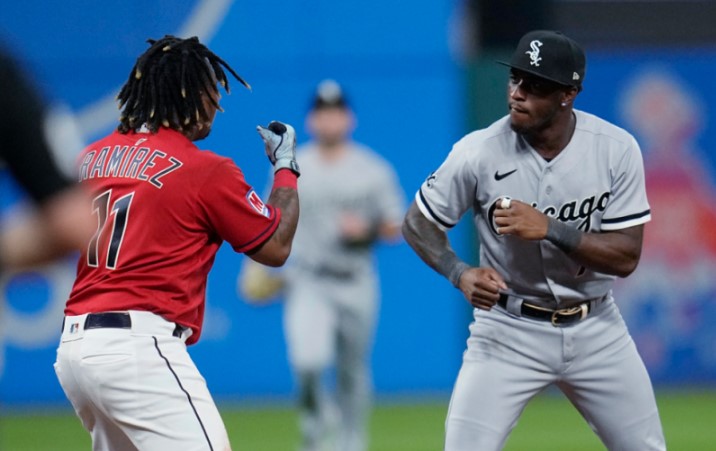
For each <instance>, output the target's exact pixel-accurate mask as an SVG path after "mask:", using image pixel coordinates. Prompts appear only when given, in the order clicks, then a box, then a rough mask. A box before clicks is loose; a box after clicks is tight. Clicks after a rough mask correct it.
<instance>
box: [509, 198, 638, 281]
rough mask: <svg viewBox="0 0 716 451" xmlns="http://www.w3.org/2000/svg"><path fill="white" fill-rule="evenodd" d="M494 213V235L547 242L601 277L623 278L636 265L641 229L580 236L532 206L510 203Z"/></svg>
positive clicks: (630, 228)
mask: <svg viewBox="0 0 716 451" xmlns="http://www.w3.org/2000/svg"><path fill="white" fill-rule="evenodd" d="M501 204H502V201H501V199H500V200H498V202H497V208H496V209H495V224H496V225H497V226H498V229H497V231H498V233H500V234H502V235H515V236H518V237H520V238H522V239H525V240H549V241H551V242H552V243H554V244H555V245H556V246H557V247H559V248H560V249H562V251H564V252H565V253H566V254H567V255H569V256H570V257H571V258H572V259H573V260H574V261H576V262H577V263H579V264H581V265H582V266H584V267H586V268H589V269H591V270H594V271H598V272H602V273H605V274H612V275H615V276H619V277H626V276H628V275H629V274H631V273H632V272H633V271H634V270H635V269H636V266H637V264H638V263H639V258H640V257H641V247H642V241H643V236H644V225H643V224H639V225H635V226H632V227H626V228H624V229H619V230H612V231H604V232H582V231H581V230H578V229H576V228H574V227H572V226H570V225H568V224H565V223H563V222H560V221H558V220H557V219H554V218H551V217H549V216H547V215H545V214H544V213H542V212H541V211H539V210H537V209H536V208H534V207H533V206H532V205H529V204H526V203H524V202H521V201H518V200H514V199H512V200H511V201H510V202H509V208H502V206H501Z"/></svg>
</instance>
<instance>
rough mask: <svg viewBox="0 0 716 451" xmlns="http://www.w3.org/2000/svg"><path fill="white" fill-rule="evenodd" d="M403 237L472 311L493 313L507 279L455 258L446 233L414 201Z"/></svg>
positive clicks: (495, 272)
mask: <svg viewBox="0 0 716 451" xmlns="http://www.w3.org/2000/svg"><path fill="white" fill-rule="evenodd" d="M403 237H404V238H405V241H407V243H408V244H409V245H410V247H412V248H413V250H414V251H415V253H416V254H418V256H419V257H420V258H421V259H422V260H423V261H424V262H425V263H426V264H427V265H428V266H430V267H431V268H433V269H434V270H435V271H437V272H438V273H439V274H442V275H443V276H445V277H446V278H447V279H448V280H449V281H450V282H451V283H452V284H453V285H454V286H455V287H457V288H459V289H460V291H462V293H463V295H464V296H465V299H467V300H468V301H469V302H470V304H472V306H473V307H475V308H479V309H483V310H490V309H491V308H492V306H493V305H495V303H496V302H497V300H498V299H499V297H500V290H501V289H507V285H506V284H505V281H504V279H503V278H502V276H500V275H499V274H498V273H497V271H495V270H494V269H492V268H474V267H470V265H468V264H467V263H465V262H463V261H462V260H460V258H459V257H458V256H457V255H456V254H455V251H453V249H452V247H451V246H450V241H449V240H448V236H447V233H446V232H445V231H443V230H441V229H440V228H439V227H438V226H436V225H435V224H434V223H433V222H432V221H430V220H429V219H428V218H426V217H425V215H424V214H423V212H422V211H421V210H420V208H419V207H418V205H417V203H416V202H415V201H413V203H412V204H411V205H410V208H409V209H408V213H407V214H406V215H405V219H404V221H403Z"/></svg>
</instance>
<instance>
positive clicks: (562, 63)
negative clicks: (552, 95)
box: [498, 30, 587, 88]
mask: <svg viewBox="0 0 716 451" xmlns="http://www.w3.org/2000/svg"><path fill="white" fill-rule="evenodd" d="M498 63H500V64H504V65H505V66H509V67H511V68H513V69H519V70H521V71H524V72H527V73H529V74H532V75H535V76H537V77H540V78H544V79H547V80H551V81H554V82H556V83H559V84H560V85H564V86H574V87H577V88H579V87H581V86H582V81H584V72H585V67H586V64H587V58H586V57H585V55H584V50H582V48H581V47H580V46H579V44H577V43H576V42H575V41H574V40H572V39H570V38H569V37H567V36H565V35H564V34H562V33H561V32H559V31H550V30H535V31H530V32H529V33H527V34H526V35H524V36H522V38H521V39H520V42H519V43H518V44H517V48H516V49H515V53H513V54H512V59H510V61H509V62H506V61H498Z"/></svg>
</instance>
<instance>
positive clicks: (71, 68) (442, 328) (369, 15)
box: [0, 0, 468, 404]
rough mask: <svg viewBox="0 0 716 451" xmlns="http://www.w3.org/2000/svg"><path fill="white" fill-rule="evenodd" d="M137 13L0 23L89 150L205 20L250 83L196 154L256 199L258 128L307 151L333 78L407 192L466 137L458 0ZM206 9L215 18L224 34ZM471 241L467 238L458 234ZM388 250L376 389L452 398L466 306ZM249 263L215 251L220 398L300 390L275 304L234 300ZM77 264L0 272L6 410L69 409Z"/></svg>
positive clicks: (91, 8) (13, 10)
mask: <svg viewBox="0 0 716 451" xmlns="http://www.w3.org/2000/svg"><path fill="white" fill-rule="evenodd" d="M113 3H115V2H113ZM143 4H144V2H137V1H128V2H123V3H121V4H119V3H115V4H114V5H113V6H112V11H111V12H110V11H109V9H108V8H107V7H106V6H104V3H102V2H89V1H77V0H73V1H68V2H64V7H63V8H57V7H55V9H54V10H52V11H50V10H48V9H47V8H48V6H46V3H45V2H35V1H31V2H27V3H20V2H13V3H12V4H11V5H8V6H7V7H6V11H5V12H4V14H3V16H2V17H0V29H4V30H5V36H6V38H7V40H8V41H10V43H12V44H13V45H14V46H15V48H16V49H17V50H18V52H19V53H20V55H21V56H22V57H23V58H24V60H25V63H26V65H27V66H28V67H30V68H32V69H33V71H34V76H35V78H36V79H37V80H38V82H39V83H40V84H41V85H42V87H43V88H44V90H45V92H46V93H47V94H48V97H51V98H54V99H55V100H59V101H62V102H64V103H66V104H68V105H69V106H70V108H72V110H74V111H75V112H76V113H77V115H78V118H79V121H80V123H81V125H82V126H83V128H84V129H85V131H86V134H87V136H86V138H87V139H88V140H91V139H94V138H96V137H97V136H99V135H100V134H102V133H105V132H106V131H107V130H109V129H111V128H112V126H113V124H114V121H115V120H116V117H117V114H116V109H115V110H110V113H111V114H110V116H109V121H107V120H104V122H103V116H102V114H101V113H99V112H98V111H101V109H100V110H96V109H92V110H90V109H91V108H95V107H96V106H97V104H98V102H99V101H100V99H103V98H105V97H106V96H108V95H114V94H116V91H117V88H118V87H119V86H120V85H121V84H122V83H123V82H124V80H125V79H126V76H127V74H128V73H129V70H130V69H131V66H132V64H133V63H134V59H135V58H136V57H137V56H138V55H139V54H140V53H141V52H142V51H144V49H145V48H146V44H145V42H144V41H145V40H146V39H147V38H149V37H161V36H162V35H164V34H167V33H170V34H178V33H179V30H182V29H185V28H187V27H190V28H191V27H192V26H190V25H187V23H189V24H191V23H192V22H191V21H192V20H194V19H196V17H197V14H203V15H204V16H208V17H209V19H206V20H204V21H203V22H201V24H200V25H196V24H195V25H193V28H192V29H194V30H199V31H198V34H199V35H200V36H202V40H203V41H204V42H206V43H208V45H209V46H210V48H212V50H214V51H215V52H216V53H218V54H219V55H220V56H222V57H223V58H224V59H225V60H226V61H228V62H229V63H230V64H231V65H232V67H234V68H235V69H236V70H237V72H239V73H240V74H241V75H242V76H243V77H245V78H246V79H247V80H248V81H249V83H250V84H251V85H252V88H253V90H252V91H251V92H249V91H247V90H245V89H243V88H242V87H241V86H240V85H239V84H238V83H234V84H233V88H234V90H233V91H232V93H231V95H228V96H224V98H223V100H222V105H223V107H224V109H225V110H226V112H225V113H224V114H221V115H219V117H218V118H217V122H216V123H215V126H214V130H213V131H212V135H211V136H210V137H209V138H208V139H207V140H205V141H204V142H203V143H202V146H203V147H205V148H209V149H212V150H215V151H218V152H220V153H222V154H225V155H227V156H230V157H232V158H233V159H234V160H235V161H236V163H237V164H238V165H239V166H240V167H241V168H242V169H243V170H244V172H245V173H246V174H247V178H248V179H249V181H251V182H252V183H253V184H254V185H255V186H256V187H257V189H259V190H263V187H264V185H265V183H266V176H267V174H268V163H267V161H266V159H265V156H264V154H263V147H262V143H261V141H260V138H259V137H258V135H257V134H256V132H255V125H256V124H259V123H261V124H265V123H267V122H269V121H270V120H273V119H279V120H283V121H287V122H290V123H293V124H294V125H296V129H297V131H298V134H299V140H300V141H303V140H304V139H305V138H306V134H305V131H304V127H303V117H304V114H305V112H306V108H307V106H308V101H309V98H310V95H311V91H312V88H313V86H314V85H315V84H316V83H317V82H318V81H319V80H321V79H322V78H325V77H332V78H336V79H337V80H339V81H341V82H342V83H343V84H344V85H345V87H346V90H347V93H348V95H349V97H350V99H351V101H352V104H353V107H354V109H355V111H356V114H357V116H358V129H357V131H356V135H355V137H356V139H357V140H360V141H363V142H366V143H368V144H370V145H371V146H373V147H374V148H375V149H376V150H378V151H379V152H381V153H382V154H383V155H385V157H386V158H387V159H388V160H390V161H391V162H392V163H393V164H394V165H395V167H396V169H397V171H398V174H399V177H400V181H401V183H402V185H403V186H404V187H405V190H406V195H407V197H409V198H412V195H413V193H414V192H415V190H416V189H417V187H418V186H419V184H420V183H421V182H422V180H423V179H424V177H425V176H426V175H427V174H428V173H429V172H430V171H432V170H433V169H434V167H435V165H437V164H438V163H439V161H440V160H441V159H442V155H444V154H445V153H446V152H447V151H449V149H450V146H451V144H452V142H453V141H455V140H456V139H457V138H459V136H460V135H461V133H462V131H463V127H462V119H461V118H462V115H461V103H460V102H461V79H460V71H459V68H458V67H457V65H456V63H455V62H454V61H453V60H452V59H451V57H450V55H449V52H448V47H447V35H448V23H449V17H450V14H451V13H452V2H435V1H431V0H423V1H415V2H411V3H410V9H407V10H406V9H405V6H404V5H405V3H404V2H384V1H365V2H335V1H330V0H322V1H311V2H293V1H288V0H277V1H274V2H272V3H271V7H270V9H268V10H267V9H264V7H263V6H262V7H259V6H258V5H261V3H260V2H259V3H257V2H241V1H236V2H231V1H228V2H224V1H206V2H173V1H165V2H152V4H153V5H155V6H152V8H150V10H148V11H145V9H143V8H141V7H140V5H143ZM176 4H178V5H179V6H174V5H176ZM217 5H218V6H217ZM222 5H224V6H226V9H225V11H223V12H222V11H221V10H222V8H221V6H222ZM40 6H42V8H45V9H44V11H43V13H42V14H38V13H37V8H39V7H40ZM195 8H196V9H195ZM207 8H208V9H207ZM50 9H52V7H50ZM212 9H213V10H212ZM8 10H9V11H8ZM199 10H200V11H199ZM212 14H216V15H217V16H219V19H218V20H215V21H214V23H215V25H214V26H212V25H211V24H212V20H211V17H212ZM192 34H193V33H192ZM100 103H101V102H100ZM90 111H91V113H90ZM6 197H7V196H6ZM466 236H467V234H466V233H461V232H458V233H457V234H456V237H455V239H456V240H457V241H458V243H459V242H460V240H461V239H462V240H464V239H465V237H466ZM378 254H379V262H380V268H381V277H382V279H383V280H384V281H385V283H384V285H383V293H382V297H383V303H382V315H381V318H380V323H379V326H378V331H377V338H376V340H377V346H376V351H375V355H374V362H375V366H374V372H375V384H376V388H377V390H378V391H379V392H381V393H391V394H395V393H415V392H420V393H422V392H434V391H445V390H448V389H449V388H450V387H451V385H452V381H453V379H454V377H455V373H456V371H457V368H458V365H459V358H460V355H461V351H462V350H461V347H462V344H463V343H464V339H465V338H466V335H467V330H466V328H465V325H466V321H467V315H468V313H467V308H466V307H465V305H464V303H463V302H462V301H461V300H460V298H459V297H458V296H457V294H456V293H455V292H453V291H451V290H450V289H449V284H448V283H447V282H445V281H443V280H442V279H440V278H438V277H437V276H435V275H433V274H432V272H431V270H430V269H429V268H427V267H426V266H425V265H423V264H422V263H421V262H420V261H419V260H418V259H417V257H415V256H414V255H413V254H412V251H411V250H410V249H409V248H408V247H407V245H405V244H400V245H397V246H385V247H381V248H380V249H379V250H378ZM242 258H243V257H242V256H240V255H236V254H234V253H233V252H232V251H231V249H230V248H228V247H227V246H224V247H222V249H221V250H220V252H219V255H218V257H217V260H216V265H215V267H214V269H213V271H212V273H211V275H210V279H209V288H208V304H207V305H208V310H207V318H206V322H205V329H204V334H203V336H202V340H201V342H200V343H199V344H197V345H196V346H193V347H192V348H191V353H192V356H193V357H194V358H195V360H196V363H197V365H198V366H199V368H200V369H201V370H202V373H203V374H204V376H205V377H206V379H207V380H208V383H209V386H210V388H211V389H212V391H213V393H214V394H215V395H216V396H217V397H218V398H243V397H251V398H255V397H271V398H273V397H277V398H283V397H286V396H288V395H289V394H290V393H291V390H292V382H291V375H290V372H289V369H288V366H287V364H286V356H285V346H284V340H283V330H282V324H281V314H282V312H281V306H280V305H278V304H277V305H272V306H268V307H252V306H249V305H248V304H246V303H244V302H243V301H242V300H241V299H240V298H239V297H238V295H237V294H236V289H235V286H236V277H237V274H238V270H239V266H240V264H241V261H242ZM73 270H74V267H73V262H72V261H69V262H65V263H61V264H57V265H52V266H51V267H50V268H47V269H45V270H43V271H40V272H39V273H37V274H21V275H17V276H14V277H10V275H5V280H4V284H3V286H4V294H5V297H6V299H7V302H8V304H7V306H6V311H5V314H4V315H3V316H4V318H5V320H6V322H7V323H8V324H9V326H8V327H7V328H4V330H5V331H6V335H8V336H5V337H4V338H2V341H3V342H4V344H0V349H2V348H3V347H4V348H5V369H4V374H3V375H2V376H0V401H2V402H4V403H7V404H22V403H26V402H55V401H58V402H64V401H63V400H64V396H63V394H62V392H61V390H60V387H59V385H58V384H57V382H56V379H55V376H54V373H53V370H52V363H53V362H54V349H55V347H56V340H57V337H58V333H59V325H60V323H61V318H62V313H61V308H62V303H63V301H64V296H65V293H66V290H67V289H68V287H67V285H66V284H67V282H66V281H67V280H70V281H71V277H72V273H73ZM418 281H421V282H418ZM63 284H64V286H62V285H63ZM428 368H429V369H430V370H427V369H428Z"/></svg>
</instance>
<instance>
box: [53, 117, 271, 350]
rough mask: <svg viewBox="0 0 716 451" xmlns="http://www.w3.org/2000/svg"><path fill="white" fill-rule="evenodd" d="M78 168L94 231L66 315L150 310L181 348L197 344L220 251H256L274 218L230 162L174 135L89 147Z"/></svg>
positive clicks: (109, 140) (115, 139) (117, 138)
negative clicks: (177, 333)
mask: <svg viewBox="0 0 716 451" xmlns="http://www.w3.org/2000/svg"><path fill="white" fill-rule="evenodd" d="M79 164H80V181H81V182H82V184H84V185H86V186H88V187H89V188H90V189H91V192H92V194H93V197H94V200H93V209H94V210H93V213H94V214H95V216H96V218H97V224H98V228H97V233H96V234H95V236H94V237H93V238H92V240H91V241H90V243H89V245H88V246H87V248H86V249H84V250H83V252H82V254H81V256H80V260H79V263H78V265H77V279H76V280H75V284H74V287H73V288H72V293H71V294H70V298H69V300H68V301H67V307H66V308H65V314H66V315H80V314H83V313H89V312H105V311H116V310H143V311H150V312H153V313H156V314H158V315H161V316H162V317H163V318H165V319H166V320H168V321H172V322H175V323H178V324H181V325H182V326H185V327H190V328H191V329H192V330H193V335H192V336H191V337H190V338H189V340H188V341H187V343H188V344H191V343H195V342H196V341H197V340H198V339H199V336H200V334H201V326H202V322H203V319H204V302H205V296H206V280H207V276H208V273H209V270H210V269H211V266H212V264H213V262H214V257H215V255H216V252H217V251H218V249H219V246H220V245H221V243H222V242H223V241H227V242H228V243H229V244H231V246H232V247H233V248H234V250H235V251H236V252H246V251H249V250H251V249H253V248H255V247H257V246H259V245H260V244H262V243H263V242H265V241H266V240H267V239H268V238H269V237H271V235H272V234H273V232H274V231H275V230H276V228H277V227H278V223H279V219H280V211H279V210H275V209H274V208H272V207H271V206H270V205H266V204H264V203H263V202H262V201H261V199H260V197H259V196H258V195H257V194H256V192H255V191H254V190H253V189H252V188H251V186H249V185H248V184H247V183H246V181H245V180H244V177H243V174H242V172H241V170H240V169H239V168H238V167H237V166H236V165H235V164H234V163H233V161H232V160H230V159H228V158H225V157H221V156H219V155H216V154H215V153H212V152H209V151H202V150H199V149H198V148H197V147H196V146H195V145H194V144H193V143H192V142H191V141H190V140H189V139H187V138H186V137H185V136H184V135H182V134H181V133H179V132H176V131H174V130H170V129H165V128H162V129H161V130H159V131H158V132H157V133H156V134H151V133H134V132H130V133H128V134H121V133H118V132H114V133H112V134H111V135H109V136H107V137H105V138H103V139H101V140H99V141H97V142H95V143H93V144H91V145H90V146H89V147H87V149H85V150H84V152H83V153H82V155H81V157H80V160H79Z"/></svg>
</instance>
